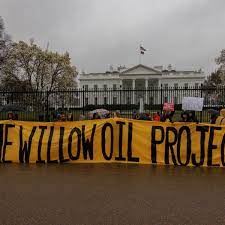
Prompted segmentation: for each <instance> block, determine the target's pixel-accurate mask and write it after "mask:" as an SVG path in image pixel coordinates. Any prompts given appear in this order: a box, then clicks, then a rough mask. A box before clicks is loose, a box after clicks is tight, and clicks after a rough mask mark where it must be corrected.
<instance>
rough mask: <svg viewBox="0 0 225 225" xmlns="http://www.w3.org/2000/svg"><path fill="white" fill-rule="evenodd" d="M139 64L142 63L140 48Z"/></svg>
mask: <svg viewBox="0 0 225 225" xmlns="http://www.w3.org/2000/svg"><path fill="white" fill-rule="evenodd" d="M139 64H141V52H140V50H139Z"/></svg>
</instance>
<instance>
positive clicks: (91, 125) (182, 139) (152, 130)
mask: <svg viewBox="0 0 225 225" xmlns="http://www.w3.org/2000/svg"><path fill="white" fill-rule="evenodd" d="M224 148H225V126H215V125H209V124H194V123H167V122H165V123H160V122H151V121H150V122H148V121H138V120H129V119H122V118H111V119H106V120H89V121H79V122H54V123H53V122H52V123H51V122H48V123H44V122H43V123H41V122H22V121H1V122H0V161H1V162H2V163H7V162H8V163H9V162H19V163H65V162H68V163H83V162H86V163H140V164H163V165H182V166H221V167H224V166H225V154H224Z"/></svg>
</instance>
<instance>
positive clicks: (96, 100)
mask: <svg viewBox="0 0 225 225" xmlns="http://www.w3.org/2000/svg"><path fill="white" fill-rule="evenodd" d="M95 105H98V98H97V97H95Z"/></svg>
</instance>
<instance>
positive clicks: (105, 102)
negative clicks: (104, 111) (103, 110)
mask: <svg viewBox="0 0 225 225" xmlns="http://www.w3.org/2000/svg"><path fill="white" fill-rule="evenodd" d="M107 101H108V99H107V97H104V105H107Z"/></svg>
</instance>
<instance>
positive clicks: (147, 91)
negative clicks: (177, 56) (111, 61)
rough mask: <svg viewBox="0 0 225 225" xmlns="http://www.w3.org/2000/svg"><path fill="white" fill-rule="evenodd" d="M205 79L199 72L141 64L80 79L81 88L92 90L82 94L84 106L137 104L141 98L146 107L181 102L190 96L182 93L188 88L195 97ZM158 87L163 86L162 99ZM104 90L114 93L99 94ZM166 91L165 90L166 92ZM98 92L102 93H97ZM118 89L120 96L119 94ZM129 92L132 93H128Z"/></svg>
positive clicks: (92, 74)
mask: <svg viewBox="0 0 225 225" xmlns="http://www.w3.org/2000/svg"><path fill="white" fill-rule="evenodd" d="M204 80H205V75H204V73H203V71H202V70H201V69H200V70H198V71H177V70H175V69H173V68H172V66H171V65H169V66H168V68H167V69H163V67H162V66H157V67H156V66H155V67H153V68H151V67H148V66H145V65H142V64H139V65H137V66H134V67H132V68H121V67H120V68H118V70H116V71H113V70H112V68H111V71H107V72H105V73H88V74H86V73H82V74H80V78H79V82H80V88H84V90H89V91H90V90H93V91H92V92H91V91H90V92H88V94H87V93H86V94H85V101H84V103H85V105H97V104H104V105H106V104H137V103H138V102H139V99H140V98H143V99H144V103H145V104H158V103H159V101H162V98H163V101H164V102H172V101H173V102H174V103H181V100H182V96H187V95H189V94H190V93H187V91H185V90H186V89H188V88H189V87H192V88H195V91H193V95H196V96H198V95H199V91H198V90H197V89H198V87H200V86H201V84H202V83H203V82H204ZM160 87H163V90H164V93H163V96H162V91H161V89H160ZM170 88H173V89H174V90H178V89H180V88H183V91H182V92H183V93H182V96H181V95H180V94H179V95H177V94H176V91H171V93H170V91H169V90H170ZM107 89H112V90H114V91H112V93H111V92H110V94H111V95H112V96H108V95H107V93H104V92H103V91H102V92H101V90H107ZM167 89H168V91H165V90H167ZM97 90H98V91H99V92H100V93H104V94H99V93H98V92H97V93H96V91H97ZM121 90H123V91H122V93H123V94H121V93H120V91H121ZM125 90H127V93H126V91H125ZM129 90H135V91H130V92H129ZM180 92H181V91H180ZM119 95H120V96H119ZM121 95H122V96H121Z"/></svg>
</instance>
